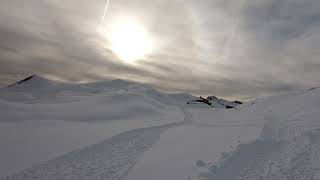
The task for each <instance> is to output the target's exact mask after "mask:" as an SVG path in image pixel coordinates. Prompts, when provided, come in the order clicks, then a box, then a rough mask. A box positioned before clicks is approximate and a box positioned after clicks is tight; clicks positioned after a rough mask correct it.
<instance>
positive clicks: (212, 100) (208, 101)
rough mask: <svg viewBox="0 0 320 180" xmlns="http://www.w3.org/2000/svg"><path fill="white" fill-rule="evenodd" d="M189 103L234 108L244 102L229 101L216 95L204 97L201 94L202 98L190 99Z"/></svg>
mask: <svg viewBox="0 0 320 180" xmlns="http://www.w3.org/2000/svg"><path fill="white" fill-rule="evenodd" d="M187 104H191V105H196V106H205V107H207V106H210V107H213V108H223V109H224V108H225V109H232V108H236V107H237V106H239V105H240V104H242V102H240V101H227V100H224V99H219V98H217V97H216V96H208V97H207V98H203V97H201V96H200V98H197V99H193V100H191V101H188V102H187Z"/></svg>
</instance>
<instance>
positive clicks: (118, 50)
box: [109, 19, 152, 63]
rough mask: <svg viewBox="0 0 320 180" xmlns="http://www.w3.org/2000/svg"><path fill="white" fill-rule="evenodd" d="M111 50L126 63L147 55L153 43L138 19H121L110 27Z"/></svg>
mask: <svg viewBox="0 0 320 180" xmlns="http://www.w3.org/2000/svg"><path fill="white" fill-rule="evenodd" d="M110 28H111V29H110V30H111V31H110V34H109V35H110V36H109V37H110V38H109V39H110V42H111V50H112V51H113V52H114V53H115V54H116V55H117V56H118V57H119V59H121V60H123V61H124V62H126V63H134V62H136V61H137V60H139V59H142V58H144V57H145V55H146V54H148V53H149V52H150V50H151V47H152V43H151V39H150V37H149V35H148V33H147V31H146V29H145V28H144V27H143V26H142V25H141V24H139V23H138V22H137V21H134V20H130V19H125V20H119V21H117V22H116V23H114V24H113V25H112V26H111V27H110Z"/></svg>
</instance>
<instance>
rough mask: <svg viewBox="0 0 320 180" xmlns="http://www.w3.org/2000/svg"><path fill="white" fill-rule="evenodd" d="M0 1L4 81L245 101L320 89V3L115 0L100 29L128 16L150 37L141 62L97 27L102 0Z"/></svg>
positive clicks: (314, 0) (303, 0) (0, 71)
mask: <svg viewBox="0 0 320 180" xmlns="http://www.w3.org/2000/svg"><path fill="white" fill-rule="evenodd" d="M0 1H1V5H0V85H1V86H4V85H7V84H8V83H11V82H13V81H15V80H17V79H18V78H21V77H22V76H25V75H31V74H39V75H43V76H45V77H48V78H52V79H59V80H64V81H71V82H86V81H96V80H104V79H115V78H121V79H129V80H134V81H139V82H144V83H147V84H151V85H153V86H155V87H157V88H160V89H163V90H167V91H185V92H189V93H193V94H213V95H217V96H224V97H241V98H244V97H254V96H261V95H267V94H277V93H282V92H287V91H291V90H297V89H304V88H309V87H313V86H320V59H319V58H320V1H319V0H258V1H256V0H255V1H254V0H110V6H109V11H108V14H107V16H106V19H105V21H104V23H103V28H105V29H108V28H111V27H112V24H114V23H115V22H116V21H117V20H118V21H119V19H121V18H123V17H126V18H132V19H135V20H136V21H138V22H139V23H140V24H141V25H142V26H143V27H144V28H145V30H146V31H147V32H148V35H149V37H150V39H152V42H153V48H152V51H150V52H149V53H148V54H146V55H145V57H144V58H142V59H139V60H138V61H137V62H136V63H135V64H128V63H125V62H123V61H122V60H120V59H119V58H118V56H117V55H116V54H115V53H114V52H113V51H112V49H110V44H111V42H110V40H109V39H108V38H106V36H108V34H103V33H101V31H98V29H99V27H100V25H99V23H100V20H101V16H102V15H103V11H104V8H105V5H106V0H0ZM106 33H107V32H106Z"/></svg>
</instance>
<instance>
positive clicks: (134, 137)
mask: <svg viewBox="0 0 320 180" xmlns="http://www.w3.org/2000/svg"><path fill="white" fill-rule="evenodd" d="M179 125H181V123H172V124H169V125H164V126H160V127H150V128H143V129H137V130H133V131H129V132H125V133H122V134H119V135H116V136H114V137H112V138H110V139H107V140H105V141H103V142H101V143H99V144H96V145H93V146H90V147H87V148H84V149H80V150H76V151H73V152H70V153H67V154H66V155H63V156H61V157H58V158H55V159H53V160H49V161H47V162H44V163H42V164H39V165H36V166H34V167H32V168H29V169H26V170H24V171H22V172H19V173H16V174H13V175H11V176H8V177H5V178H3V179H5V180H26V179H28V180H43V179H46V180H57V179H63V180H73V179H81V180H87V179H88V180H100V179H103V180H107V179H108V180H109V179H110V180H111V179H112V180H117V179H121V177H122V176H124V175H125V174H126V173H127V172H128V171H129V170H130V168H132V167H133V166H134V164H135V163H136V161H137V160H138V159H139V157H140V156H141V155H142V154H143V153H144V152H145V151H147V150H148V149H150V148H151V146H152V145H153V144H154V143H155V142H156V141H157V140H158V139H159V137H160V134H161V133H162V132H163V131H165V130H166V129H168V128H171V127H176V126H179ZM39 148H41V147H39Z"/></svg>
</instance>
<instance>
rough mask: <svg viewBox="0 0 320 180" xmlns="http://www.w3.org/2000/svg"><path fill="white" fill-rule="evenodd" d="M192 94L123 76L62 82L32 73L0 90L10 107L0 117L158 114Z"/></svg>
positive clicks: (2, 100)
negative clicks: (130, 80)
mask: <svg viewBox="0 0 320 180" xmlns="http://www.w3.org/2000/svg"><path fill="white" fill-rule="evenodd" d="M192 98H194V97H193V96H191V95H188V94H184V93H163V92H159V91H157V90H155V89H153V88H151V87H149V86H146V85H143V84H138V83H133V82H127V81H123V80H110V81H103V82H96V83H88V84H66V83H60V82H55V81H51V80H48V79H45V78H43V77H40V76H37V75H33V76H30V77H28V78H26V79H24V80H22V81H19V82H17V83H15V84H13V85H10V86H9V87H6V88H3V89H1V90H0V105H2V106H3V107H6V108H10V113H9V112H3V114H5V116H3V118H2V119H1V120H2V121H19V120H28V119H32V120H35V119H54V120H75V121H82V120H83V121H88V120H92V121H93V120H101V121H103V120H109V119H112V120H114V119H135V118H138V119H145V118H148V117H149V116H156V115H157V116H159V118H160V117H166V116H167V115H168V113H169V114H171V113H173V114H177V112H178V114H179V113H180V111H179V108H178V105H183V104H184V103H185V102H186V101H188V100H190V99H192ZM22 112H23V113H22ZM26 112H28V113H26ZM170 112H171V113H170Z"/></svg>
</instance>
